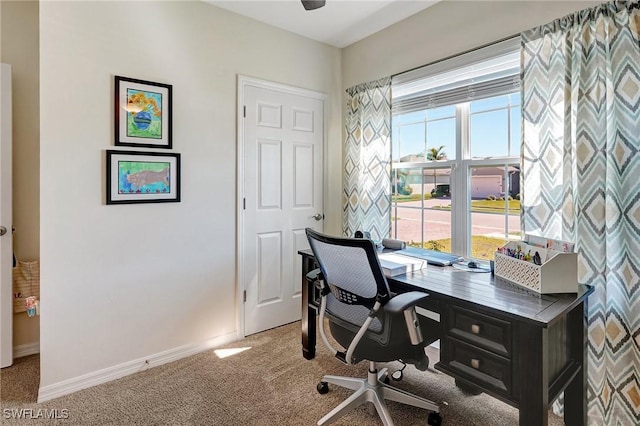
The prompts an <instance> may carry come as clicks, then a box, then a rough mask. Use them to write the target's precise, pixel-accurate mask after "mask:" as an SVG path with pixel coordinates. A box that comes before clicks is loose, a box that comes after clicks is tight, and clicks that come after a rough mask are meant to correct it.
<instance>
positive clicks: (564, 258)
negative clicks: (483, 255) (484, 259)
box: [494, 241, 578, 294]
mask: <svg viewBox="0 0 640 426" xmlns="http://www.w3.org/2000/svg"><path fill="white" fill-rule="evenodd" d="M518 246H520V247H521V250H522V251H523V252H525V253H528V252H529V251H531V253H535V252H536V251H538V252H541V251H544V252H546V256H545V258H546V260H545V261H543V262H542V265H536V264H534V263H533V262H528V261H525V260H520V259H517V258H515V257H511V256H507V255H505V254H502V253H499V252H496V253H495V260H494V273H495V275H497V276H499V277H501V278H504V279H507V280H509V281H512V282H514V283H516V284H518V285H520V286H522V287H526V288H528V289H530V290H533V291H535V292H537V293H540V294H547V293H576V292H577V291H578V255H577V254H576V253H562V252H558V251H555V250H551V249H541V248H539V247H535V246H528V245H526V244H524V243H519V242H515V241H512V242H509V243H508V244H506V245H505V246H504V248H510V249H517V247H518Z"/></svg>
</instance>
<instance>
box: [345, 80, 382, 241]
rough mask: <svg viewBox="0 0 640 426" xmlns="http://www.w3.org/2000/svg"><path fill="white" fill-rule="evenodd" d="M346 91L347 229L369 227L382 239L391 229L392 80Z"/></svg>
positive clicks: (348, 233)
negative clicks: (347, 97) (347, 96)
mask: <svg viewBox="0 0 640 426" xmlns="http://www.w3.org/2000/svg"><path fill="white" fill-rule="evenodd" d="M347 94H348V95H349V99H348V102H347V118H346V123H345V143H344V175H343V192H342V208H343V210H342V232H343V235H344V236H346V237H353V234H354V233H355V232H356V231H368V232H370V233H371V238H373V239H374V240H381V239H382V238H386V237H387V236H388V235H389V231H390V229H391V140H390V135H391V78H390V77H387V78H383V79H380V80H376V81H372V82H369V83H364V84H359V85H357V86H353V87H350V88H349V89H347Z"/></svg>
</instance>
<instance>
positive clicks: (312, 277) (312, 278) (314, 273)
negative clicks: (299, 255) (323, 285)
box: [307, 268, 321, 282]
mask: <svg viewBox="0 0 640 426" xmlns="http://www.w3.org/2000/svg"><path fill="white" fill-rule="evenodd" d="M320 273H321V272H320V268H316V269H314V270H313V271H311V272H309V273H308V274H307V281H309V282H313V281H316V280H317V279H318V275H320Z"/></svg>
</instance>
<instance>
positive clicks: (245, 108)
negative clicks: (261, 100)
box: [242, 105, 247, 118]
mask: <svg viewBox="0 0 640 426" xmlns="http://www.w3.org/2000/svg"><path fill="white" fill-rule="evenodd" d="M242 116H243V117H244V118H247V106H246V105H243V106H242Z"/></svg>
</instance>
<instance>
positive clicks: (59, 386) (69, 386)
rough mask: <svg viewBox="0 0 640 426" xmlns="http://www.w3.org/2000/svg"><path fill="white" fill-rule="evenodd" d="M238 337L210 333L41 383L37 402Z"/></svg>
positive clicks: (132, 372) (235, 334)
mask: <svg viewBox="0 0 640 426" xmlns="http://www.w3.org/2000/svg"><path fill="white" fill-rule="evenodd" d="M237 340H238V333H237V332H236V331H233V332H231V333H227V334H223V335H222V336H218V337H213V338H211V339H207V340H204V341H201V342H197V343H191V344H188V345H184V346H179V347H177V348H173V349H168V350H166V351H163V352H159V353H157V354H153V355H149V356H146V357H142V358H138V359H134V360H132V361H127V362H123V363H122V364H118V365H114V366H112V367H108V368H104V369H102V370H98V371H94V372H91V373H87V374H84V375H82V376H78V377H74V378H71V379H67V380H63V381H61V382H58V383H53V384H51V385H48V386H43V387H40V389H39V390H38V403H41V402H44V401H49V400H51V399H54V398H59V397H61V396H63V395H67V394H70V393H73V392H77V391H79V390H82V389H86V388H90V387H92V386H96V385H99V384H102V383H106V382H110V381H112V380H116V379H119V378H121V377H124V376H128V375H130V374H134V373H137V372H140V371H144V370H148V369H149V368H152V367H158V366H160V365H162V364H167V363H169V362H173V361H177V360H179V359H182V358H186V357H188V356H191V355H195V354H198V353H200V352H204V351H207V350H209V349H213V348H216V347H219V346H221V345H224V344H227V343H231V342H235V341H237Z"/></svg>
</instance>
